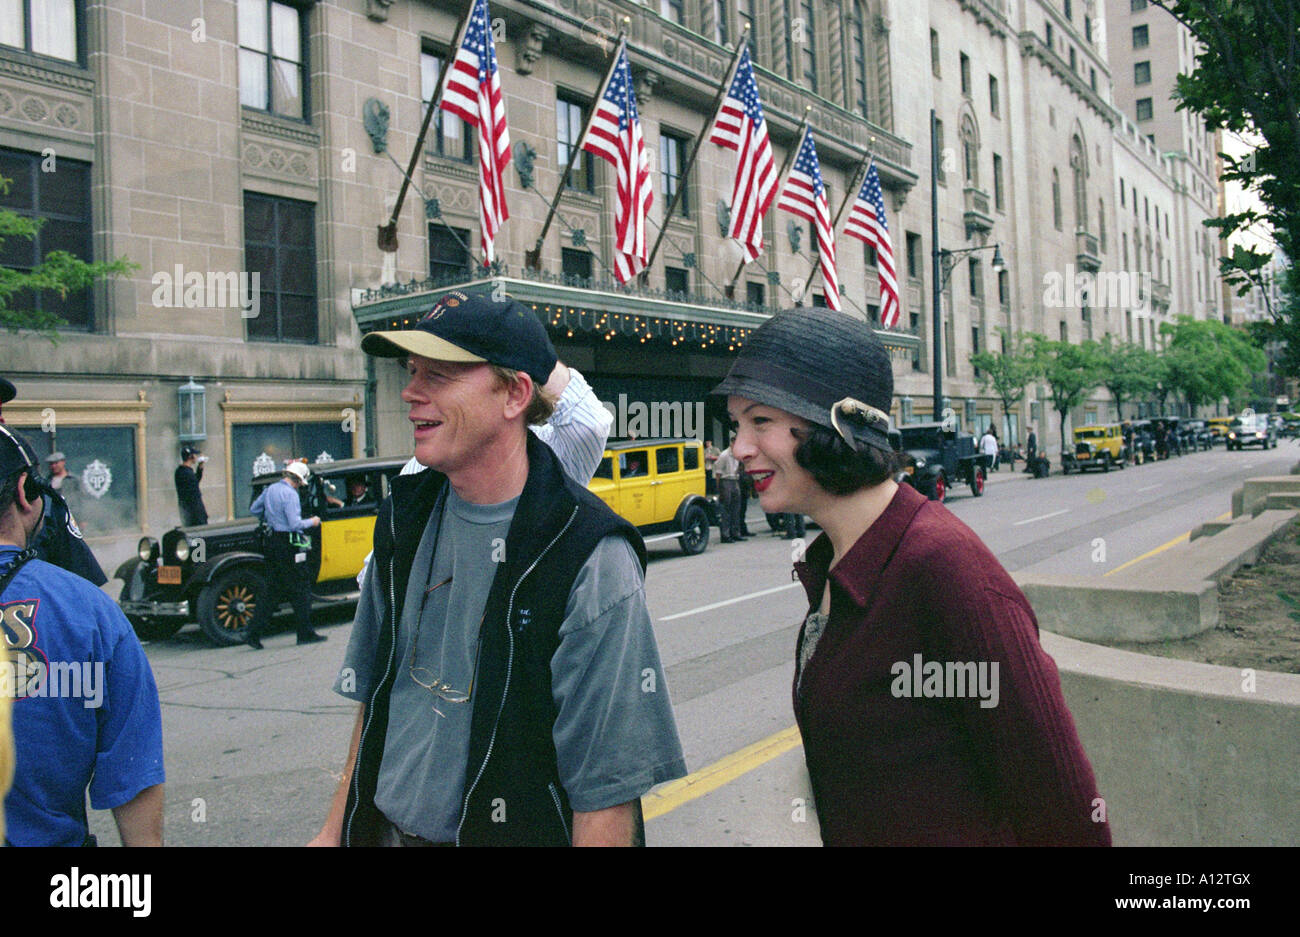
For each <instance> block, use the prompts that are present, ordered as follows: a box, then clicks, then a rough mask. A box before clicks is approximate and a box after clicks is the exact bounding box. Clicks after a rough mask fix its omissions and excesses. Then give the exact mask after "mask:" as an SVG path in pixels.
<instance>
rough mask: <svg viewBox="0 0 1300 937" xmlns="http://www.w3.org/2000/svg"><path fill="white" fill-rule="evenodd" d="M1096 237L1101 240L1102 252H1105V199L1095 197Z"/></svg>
mask: <svg viewBox="0 0 1300 937" xmlns="http://www.w3.org/2000/svg"><path fill="white" fill-rule="evenodd" d="M1097 238H1098V240H1100V241H1101V250H1102V253H1105V252H1106V201H1105V200H1104V199H1100V198H1099V199H1097Z"/></svg>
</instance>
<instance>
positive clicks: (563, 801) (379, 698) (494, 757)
mask: <svg viewBox="0 0 1300 937" xmlns="http://www.w3.org/2000/svg"><path fill="white" fill-rule="evenodd" d="M446 484H447V479H446V476H445V475H442V474H441V473H439V472H435V471H433V470H432V469H430V470H428V471H425V472H421V473H420V474H418V475H410V476H401V477H398V478H395V479H394V480H393V486H392V493H391V495H390V497H389V498H388V499H387V500H386V501H385V502H384V504H383V505H382V506H381V508H380V511H379V516H378V518H377V520H376V523H375V555H374V561H373V565H372V567H371V575H375V576H378V577H379V583H380V585H381V587H382V589H383V593H384V597H385V603H384V607H385V617H384V622H383V627H382V628H381V629H380V633H379V645H378V648H377V649H376V655H375V667H376V673H377V674H378V676H379V680H378V682H377V683H376V684H375V688H374V690H373V691H372V695H371V698H370V700H369V701H368V702H367V705H366V713H365V721H364V723H363V727H362V734H361V742H360V747H359V749H358V752H357V763H356V767H355V769H354V772H353V775H352V784H351V787H350V788H349V790H348V801H347V809H346V811H345V813H344V826H343V844H344V845H347V846H366V845H379V844H381V843H382V842H383V841H384V836H385V835H386V833H387V830H388V820H387V819H386V818H385V817H384V816H383V814H382V813H381V812H380V811H379V810H378V808H376V807H375V803H374V795H375V789H376V786H377V784H378V779H379V765H380V762H381V760H382V758H383V752H384V740H385V736H386V734H387V729H388V704H389V691H390V690H391V688H392V686H393V681H394V680H397V679H402V678H403V677H405V675H404V674H401V673H398V670H399V667H398V664H399V662H400V659H401V653H400V650H399V649H397V648H395V647H394V638H395V636H396V633H397V622H398V621H400V620H401V615H402V605H403V602H404V601H405V597H406V586H407V580H408V579H409V577H410V572H411V565H412V563H413V562H414V559H415V553H416V550H417V549H418V547H419V543H420V538H421V536H422V535H423V534H424V528H425V525H426V524H427V523H428V521H429V517H430V515H431V514H432V512H433V509H434V506H435V505H436V504H437V501H438V498H439V495H440V494H441V493H442V491H443V489H444V488H445V486H446ZM611 533H617V534H621V535H622V536H624V537H626V538H627V539H628V541H629V542H630V543H631V544H632V546H633V547H634V548H635V550H636V552H637V556H638V557H639V559H640V561H641V568H642V569H643V570H644V569H645V563H646V552H645V544H644V543H643V542H642V540H641V535H640V534H639V533H638V532H637V530H636V528H635V527H633V526H632V525H631V524H629V523H628V522H627V521H625V520H624V519H623V518H621V517H619V516H618V515H617V514H615V513H614V512H613V511H611V510H610V509H609V508H608V507H607V506H606V505H605V503H604V502H602V501H601V500H600V499H599V498H597V497H596V496H595V495H593V494H591V492H589V491H587V490H586V489H585V488H583V487H582V486H580V485H579V484H578V483H577V482H575V481H573V480H572V479H571V478H569V477H567V476H566V475H565V474H564V471H563V469H562V468H561V467H560V463H559V460H558V459H557V458H556V457H555V454H554V453H553V452H552V451H551V449H550V447H549V446H547V445H546V444H545V443H543V442H542V441H541V440H539V439H537V438H536V437H535V436H534V435H533V434H532V433H531V432H530V433H529V434H528V480H527V482H526V483H525V485H524V490H523V493H522V494H521V495H520V498H519V504H518V506H517V507H516V509H515V515H514V518H513V520H512V521H511V523H510V531H509V533H508V534H507V535H506V545H505V559H504V561H503V562H501V563H499V564H498V568H497V571H496V575H495V576H494V578H493V580H492V587H491V589H490V591H489V593H488V600H487V606H486V608H485V609H484V618H483V635H482V641H483V646H482V651H481V654H480V660H479V671H478V676H477V679H476V682H475V687H474V699H473V701H472V705H473V715H472V717H471V719H470V744H469V761H468V763H467V765H466V769H465V793H464V797H463V800H462V806H461V820H460V833H459V836H458V842H459V844H460V845H463V846H471V845H484V846H486V845H503V846H504V845H510V846H564V845H568V844H569V842H570V840H571V839H572V835H573V811H572V809H571V808H570V806H569V801H568V797H567V796H566V795H565V792H564V788H563V786H562V785H561V784H560V779H559V773H558V768H557V766H556V754H555V743H554V740H553V736H552V729H553V727H554V724H555V717H556V708H555V702H554V700H553V698H552V696H551V669H550V668H551V658H552V657H553V656H554V654H555V651H556V649H557V648H558V647H559V630H560V625H561V624H562V623H563V621H564V611H565V606H566V605H567V603H568V597H569V591H570V589H571V588H572V586H573V582H574V580H575V579H576V578H577V576H578V572H579V571H580V570H581V569H582V566H583V565H584V564H585V563H586V562H587V560H588V559H589V558H590V557H591V553H592V551H593V550H594V549H595V547H596V544H597V543H599V542H600V540H601V539H603V538H604V537H605V536H607V535H608V534H611Z"/></svg>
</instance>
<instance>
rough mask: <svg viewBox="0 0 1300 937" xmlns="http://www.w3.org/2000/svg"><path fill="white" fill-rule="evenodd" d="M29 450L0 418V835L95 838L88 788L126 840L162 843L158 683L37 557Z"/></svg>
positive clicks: (36, 842) (66, 576) (130, 633)
mask: <svg viewBox="0 0 1300 937" xmlns="http://www.w3.org/2000/svg"><path fill="white" fill-rule="evenodd" d="M36 465H37V462H36V456H35V452H34V451H33V450H32V449H31V446H30V445H28V444H27V443H26V441H25V440H23V439H22V438H21V437H19V436H16V435H15V434H13V433H12V432H10V431H9V430H8V429H6V428H5V427H3V426H0V622H3V625H2V630H3V638H4V643H3V644H0V691H2V692H4V693H5V694H7V695H8V696H11V697H13V698H14V699H13V738H14V750H15V755H16V765H15V770H14V778H13V787H12V789H11V790H10V791H9V793H8V794H7V795H6V796H5V799H4V814H5V819H6V830H5V836H6V839H5V842H6V843H9V844H11V845H15V846H81V845H83V844H85V843H87V842H88V841H92V842H93V840H91V838H90V835H89V828H88V824H87V820H86V795H87V792H89V795H90V804H91V806H92V807H93V808H95V809H96V810H112V811H113V818H114V820H116V822H117V828H118V832H119V834H120V836H121V839H122V843H123V845H126V846H161V845H162V809H163V787H162V785H163V781H164V771H163V752H162V714H161V712H160V709H159V704H158V689H157V686H156V685H155V683H154V678H153V672H152V671H151V670H150V668H149V661H148V659H147V658H146V657H145V653H144V649H143V648H142V647H141V646H140V642H139V640H138V639H137V638H136V636H135V631H134V630H133V629H132V628H131V625H130V624H129V623H128V622H127V620H126V617H125V616H124V615H123V614H122V612H121V611H120V610H119V609H118V607H117V606H116V605H114V604H113V602H112V600H110V599H109V598H108V597H107V596H106V595H105V594H104V593H103V592H101V591H100V590H99V589H97V588H95V587H94V586H92V585H91V584H90V583H88V582H87V581H86V580H85V579H82V578H81V577H79V576H76V575H73V574H72V573H70V572H67V571H66V570H63V569H60V568H59V567H57V566H54V565H52V564H50V563H47V562H45V561H44V560H41V559H37V558H36V551H35V550H34V549H30V548H29V545H30V544H32V543H33V542H34V541H35V537H36V533H37V530H38V528H39V527H40V525H41V521H42V517H43V514H44V508H43V505H42V503H41V500H42V498H41V496H42V494H43V490H44V484H43V483H42V482H41V480H40V478H39V476H38V474H37V472H36Z"/></svg>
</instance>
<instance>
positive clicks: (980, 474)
mask: <svg viewBox="0 0 1300 937" xmlns="http://www.w3.org/2000/svg"><path fill="white" fill-rule="evenodd" d="M987 478H988V474H987V473H986V472H985V471H984V466H982V465H980V466H977V467H976V468H975V478H974V480H972V481H971V483H970V493H971V494H973V495H974V496H975V497H977V498H978V497H979V496H980V495H982V494H984V482H985V481H986V480H987Z"/></svg>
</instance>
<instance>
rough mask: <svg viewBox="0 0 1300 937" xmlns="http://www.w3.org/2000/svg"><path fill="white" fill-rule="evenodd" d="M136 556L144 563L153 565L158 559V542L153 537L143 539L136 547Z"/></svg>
mask: <svg viewBox="0 0 1300 937" xmlns="http://www.w3.org/2000/svg"><path fill="white" fill-rule="evenodd" d="M135 554H136V556H138V557H140V561H141V562H142V563H152V562H153V561H154V560H156V559H157V558H158V541H157V540H155V539H154V538H153V537H141V538H140V542H139V543H137V544H136V545H135Z"/></svg>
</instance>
